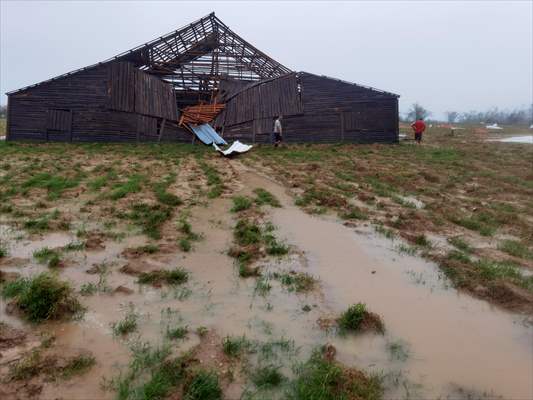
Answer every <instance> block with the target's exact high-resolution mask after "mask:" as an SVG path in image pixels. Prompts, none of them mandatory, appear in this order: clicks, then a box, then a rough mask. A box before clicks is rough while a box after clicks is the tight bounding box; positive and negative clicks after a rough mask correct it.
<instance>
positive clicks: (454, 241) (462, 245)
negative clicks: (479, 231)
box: [448, 236, 472, 253]
mask: <svg viewBox="0 0 533 400" xmlns="http://www.w3.org/2000/svg"><path fill="white" fill-rule="evenodd" d="M448 243H450V244H451V245H452V246H454V247H456V248H458V249H459V250H461V251H464V252H465V253H471V252H472V247H471V246H470V245H469V244H468V243H467V242H466V241H465V240H464V239H463V238H462V237H460V236H454V237H451V238H448Z"/></svg>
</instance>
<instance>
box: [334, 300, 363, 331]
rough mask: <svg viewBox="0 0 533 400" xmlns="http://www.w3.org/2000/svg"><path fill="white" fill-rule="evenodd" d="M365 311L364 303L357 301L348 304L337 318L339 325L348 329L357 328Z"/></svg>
mask: <svg viewBox="0 0 533 400" xmlns="http://www.w3.org/2000/svg"><path fill="white" fill-rule="evenodd" d="M366 313H367V311H366V305H365V304H363V303H357V304H354V305H352V306H350V307H349V308H348V309H347V310H346V311H344V312H343V313H342V315H341V316H340V318H339V320H338V323H339V327H340V328H341V329H345V330H348V331H357V330H359V327H360V326H361V324H362V322H363V320H364V318H365V315H366Z"/></svg>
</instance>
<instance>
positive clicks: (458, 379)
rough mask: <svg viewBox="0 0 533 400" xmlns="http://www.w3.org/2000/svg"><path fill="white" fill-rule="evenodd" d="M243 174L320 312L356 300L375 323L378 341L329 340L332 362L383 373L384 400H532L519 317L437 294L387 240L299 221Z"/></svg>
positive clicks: (438, 287)
mask: <svg viewBox="0 0 533 400" xmlns="http://www.w3.org/2000/svg"><path fill="white" fill-rule="evenodd" d="M247 176H248V185H250V184H251V185H252V186H253V185H255V186H256V187H257V186H261V187H264V188H266V189H267V190H270V191H272V192H273V193H274V194H275V195H276V196H278V198H279V199H280V200H281V201H282V203H283V206H284V207H283V208H280V209H276V210H275V211H274V212H273V215H272V219H273V222H274V224H275V225H276V226H277V227H278V229H279V234H280V236H282V237H285V238H287V240H288V241H289V242H290V243H291V244H293V245H296V246H298V248H300V249H301V250H303V251H304V252H305V254H306V256H307V258H308V262H309V267H310V269H311V271H310V272H311V273H312V274H313V275H315V276H316V277H317V278H319V280H320V282H321V283H322V286H323V290H324V298H325V301H326V302H327V303H328V305H329V307H330V308H331V309H332V310H333V311H335V312H336V313H337V314H338V313H340V312H342V311H343V310H344V309H346V308H347V307H348V306H349V305H350V304H354V303H358V302H364V303H366V304H367V306H368V307H369V309H370V310H371V311H374V312H376V313H378V314H379V315H380V316H381V317H382V318H383V321H384V323H385V327H386V334H385V335H384V336H379V335H362V336H353V337H332V338H331V340H332V342H333V343H334V345H335V346H336V347H337V350H338V352H337V354H338V358H339V359H340V360H341V361H343V362H345V363H346V364H347V365H356V366H359V367H362V368H367V369H370V370H374V371H376V372H378V371H379V372H382V373H385V374H386V376H387V374H388V376H389V377H390V376H393V377H394V379H392V381H394V382H395V383H396V384H398V387H396V388H394V387H391V388H389V391H388V397H389V398H397V397H398V396H401V397H404V396H413V397H418V398H425V399H427V398H437V397H447V396H451V397H453V398H457V395H456V394H455V392H454V390H458V389H459V390H463V393H468V395H469V396H471V395H474V396H475V395H476V394H484V395H485V396H489V397H492V396H494V397H497V396H503V397H504V398H508V399H531V398H533V383H532V377H533V341H532V338H533V329H532V326H531V324H530V322H528V321H526V320H525V318H524V316H520V315H515V314H511V313H508V312H505V311H502V310H499V309H497V308H495V307H493V306H491V305H490V304H488V303H486V302H484V301H480V300H477V299H474V298H472V297H470V296H468V295H465V294H462V293H460V292H458V291H456V290H455V289H452V288H449V287H447V285H446V281H445V280H444V279H442V277H441V275H440V274H439V272H438V267H437V266H436V265H434V264H433V263H429V262H426V261H424V260H423V259H421V258H419V257H416V256H408V255H401V254H398V253H397V252H396V251H394V248H393V242H392V241H390V240H388V239H385V238H382V237H379V236H376V234H375V233H373V232H372V231H371V230H370V229H369V228H367V229H366V231H363V232H354V231H353V230H352V229H349V228H346V227H345V226H343V225H341V224H339V223H338V222H337V221H334V220H328V219H325V218H323V217H314V216H310V215H308V214H305V213H304V212H302V211H301V210H299V209H298V208H296V207H295V206H294V205H293V201H292V200H291V198H290V197H288V196H287V195H286V194H285V192H284V189H283V188H281V187H279V186H277V185H275V184H273V183H272V182H270V181H269V180H267V179H266V178H262V177H258V176H257V175H255V174H254V175H252V174H248V175H247ZM393 343H403V347H404V348H405V349H404V350H403V351H405V353H406V354H405V360H404V361H403V362H398V361H397V360H395V359H394V356H393V355H391V352H390V350H389V351H387V348H389V349H390V348H391V345H392V344H393ZM399 377H401V378H399Z"/></svg>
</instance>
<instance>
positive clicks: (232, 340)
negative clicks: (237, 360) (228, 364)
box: [222, 335, 252, 357]
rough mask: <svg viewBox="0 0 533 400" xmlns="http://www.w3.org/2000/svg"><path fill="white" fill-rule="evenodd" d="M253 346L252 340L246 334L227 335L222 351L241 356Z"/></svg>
mask: <svg viewBox="0 0 533 400" xmlns="http://www.w3.org/2000/svg"><path fill="white" fill-rule="evenodd" d="M251 348H252V342H250V341H249V340H248V339H246V336H244V335H243V336H226V337H225V338H224V339H223V340H222V351H223V352H224V354H226V355H227V356H230V357H239V356H240V355H241V354H242V353H244V352H245V351H249V350H250V349H251Z"/></svg>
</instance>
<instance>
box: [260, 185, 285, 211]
mask: <svg viewBox="0 0 533 400" xmlns="http://www.w3.org/2000/svg"><path fill="white" fill-rule="evenodd" d="M254 193H255V203H256V204H258V205H260V206H263V205H269V206H271V207H276V208H279V207H281V203H280V202H279V200H278V199H277V198H276V196H274V195H273V194H272V193H270V192H269V191H268V190H265V189H263V188H257V189H254Z"/></svg>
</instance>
